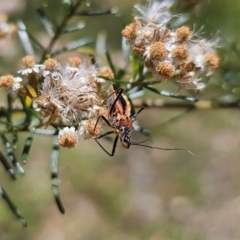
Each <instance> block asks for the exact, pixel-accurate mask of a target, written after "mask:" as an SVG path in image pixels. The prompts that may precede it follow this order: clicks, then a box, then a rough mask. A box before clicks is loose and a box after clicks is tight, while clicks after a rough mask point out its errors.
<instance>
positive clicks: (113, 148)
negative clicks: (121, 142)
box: [95, 136, 118, 157]
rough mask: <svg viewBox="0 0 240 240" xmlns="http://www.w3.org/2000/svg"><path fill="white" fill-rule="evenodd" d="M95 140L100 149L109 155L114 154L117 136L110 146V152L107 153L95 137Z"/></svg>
mask: <svg viewBox="0 0 240 240" xmlns="http://www.w3.org/2000/svg"><path fill="white" fill-rule="evenodd" d="M95 141H96V142H97V144H98V145H99V146H100V147H101V149H102V150H103V151H104V152H105V153H107V154H108V155H109V156H110V157H112V156H114V153H115V150H116V146H117V142H118V136H116V137H115V139H114V142H113V147H112V152H111V153H109V152H108V151H107V150H106V149H105V148H104V147H103V146H102V145H101V144H100V143H99V142H98V140H97V139H95Z"/></svg>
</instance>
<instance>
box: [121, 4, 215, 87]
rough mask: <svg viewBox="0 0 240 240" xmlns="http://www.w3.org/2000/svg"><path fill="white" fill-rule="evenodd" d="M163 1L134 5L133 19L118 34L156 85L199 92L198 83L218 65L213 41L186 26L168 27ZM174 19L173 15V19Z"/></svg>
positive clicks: (169, 17)
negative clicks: (170, 83) (175, 85)
mask: <svg viewBox="0 0 240 240" xmlns="http://www.w3.org/2000/svg"><path fill="white" fill-rule="evenodd" d="M170 6H171V4H170V3H169V2H167V1H162V2H155V1H149V2H148V4H147V5H146V6H140V5H138V4H137V5H135V8H134V11H135V12H134V16H135V18H134V20H133V22H132V23H131V24H130V25H128V26H126V27H125V29H124V30H123V31H122V35H123V36H124V37H125V38H126V40H127V43H128V44H130V45H131V47H132V49H133V51H134V52H136V53H138V54H141V55H142V56H143V58H144V62H145V66H146V67H147V68H148V69H150V71H152V73H153V75H154V77H155V78H156V79H157V80H159V81H160V82H164V81H166V80H169V79H171V80H173V81H176V82H177V83H178V85H179V90H181V89H183V88H184V89H199V90H200V89H203V88H204V87H205V84H204V83H201V82H200V80H201V78H202V77H203V76H209V75H211V73H212V72H213V70H214V69H215V68H217V67H218V65H219V60H218V57H217V56H216V55H215V52H214V47H216V45H217V40H215V41H207V40H205V39H203V38H200V36H198V34H197V33H194V32H193V31H191V30H190V29H189V28H188V27H187V26H182V27H179V28H177V29H171V28H169V26H168V25H169V21H170V20H171V19H172V18H173V15H171V13H170V11H169V7H170ZM174 17H177V16H174Z"/></svg>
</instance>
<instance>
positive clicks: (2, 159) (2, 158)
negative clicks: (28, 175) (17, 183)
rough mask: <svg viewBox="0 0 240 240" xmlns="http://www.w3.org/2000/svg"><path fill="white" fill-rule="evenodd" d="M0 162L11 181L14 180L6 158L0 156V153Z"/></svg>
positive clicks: (13, 173) (14, 176)
mask: <svg viewBox="0 0 240 240" xmlns="http://www.w3.org/2000/svg"><path fill="white" fill-rule="evenodd" d="M0 162H1V163H2V165H3V167H4V168H5V170H6V171H7V172H8V174H9V176H10V177H11V178H12V179H13V180H16V179H17V178H16V175H15V172H14V170H13V169H12V167H11V165H10V164H9V162H8V160H7V158H6V157H5V156H4V155H3V154H2V152H1V151H0Z"/></svg>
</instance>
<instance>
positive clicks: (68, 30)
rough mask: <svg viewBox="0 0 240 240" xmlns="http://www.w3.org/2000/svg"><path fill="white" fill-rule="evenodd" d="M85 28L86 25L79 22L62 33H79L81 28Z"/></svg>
mask: <svg viewBox="0 0 240 240" xmlns="http://www.w3.org/2000/svg"><path fill="white" fill-rule="evenodd" d="M85 26H86V24H85V23H84V22H79V23H78V24H76V25H74V26H71V27H68V28H67V29H66V30H65V31H64V32H63V34H66V33H72V32H76V31H80V30H82V29H83V28H85Z"/></svg>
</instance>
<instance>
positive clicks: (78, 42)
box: [51, 38, 93, 57]
mask: <svg viewBox="0 0 240 240" xmlns="http://www.w3.org/2000/svg"><path fill="white" fill-rule="evenodd" d="M92 42H93V40H92V39H90V38H82V39H79V40H76V41H73V42H70V43H69V44H67V45H66V46H65V47H64V48H62V49H60V50H57V51H56V52H53V53H52V54H51V56H52V57H55V56H57V55H59V54H61V53H63V52H66V51H72V50H74V49H77V48H80V47H82V46H85V45H87V44H89V43H92Z"/></svg>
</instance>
